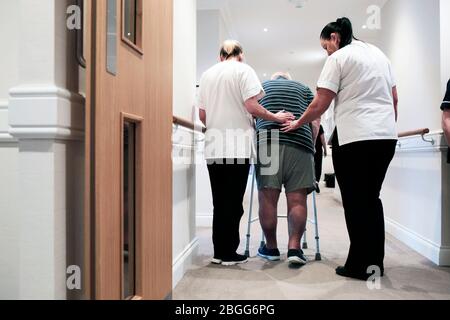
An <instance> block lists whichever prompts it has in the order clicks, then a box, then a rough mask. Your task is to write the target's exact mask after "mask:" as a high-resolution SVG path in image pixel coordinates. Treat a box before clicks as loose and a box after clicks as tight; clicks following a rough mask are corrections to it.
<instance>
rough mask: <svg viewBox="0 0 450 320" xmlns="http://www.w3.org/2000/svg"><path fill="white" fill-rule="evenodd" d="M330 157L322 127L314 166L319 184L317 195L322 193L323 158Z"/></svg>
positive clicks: (317, 141) (317, 142)
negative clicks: (320, 185) (320, 187)
mask: <svg viewBox="0 0 450 320" xmlns="http://www.w3.org/2000/svg"><path fill="white" fill-rule="evenodd" d="M327 155H328V151H327V142H326V141H325V131H324V130H323V127H322V125H320V128H319V135H318V136H317V139H316V152H315V154H314V164H315V169H316V170H315V172H316V182H317V193H320V189H319V183H320V180H321V178H322V163H323V157H324V156H325V157H326V156H327Z"/></svg>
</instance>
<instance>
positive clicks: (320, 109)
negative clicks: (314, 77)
mask: <svg viewBox="0 0 450 320" xmlns="http://www.w3.org/2000/svg"><path fill="white" fill-rule="evenodd" d="M334 98H336V93H334V92H333V91H331V90H328V89H323V88H318V89H317V94H316V96H315V97H314V100H313V101H312V102H311V104H310V105H309V107H308V109H307V110H306V111H305V113H304V114H303V116H302V117H301V118H300V119H298V120H296V121H293V122H291V123H290V124H289V123H287V124H285V125H284V126H283V127H284V128H283V129H282V131H284V132H291V131H295V130H297V129H298V128H300V127H301V126H303V125H305V124H308V123H312V122H314V121H317V119H319V118H320V117H321V116H322V115H323V114H324V113H325V112H326V111H327V110H328V108H329V107H330V105H331V102H333V100H334Z"/></svg>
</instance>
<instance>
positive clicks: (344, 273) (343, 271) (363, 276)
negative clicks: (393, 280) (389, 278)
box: [336, 267, 384, 281]
mask: <svg viewBox="0 0 450 320" xmlns="http://www.w3.org/2000/svg"><path fill="white" fill-rule="evenodd" d="M336 274H337V275H338V276H341V277H346V278H352V279H357V280H362V281H367V280H369V278H370V277H372V276H373V274H369V273H356V272H350V271H348V270H347V268H346V267H337V268H336ZM383 276H384V271H383V270H382V271H381V277H383Z"/></svg>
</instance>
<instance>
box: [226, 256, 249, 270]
mask: <svg viewBox="0 0 450 320" xmlns="http://www.w3.org/2000/svg"><path fill="white" fill-rule="evenodd" d="M247 262H248V259H247V257H246V256H243V255H241V254H237V253H236V254H235V255H233V256H232V257H230V258H227V259H222V265H223V266H226V267H230V266H235V265H238V264H243V263H247Z"/></svg>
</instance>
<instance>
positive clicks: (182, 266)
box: [172, 238, 199, 289]
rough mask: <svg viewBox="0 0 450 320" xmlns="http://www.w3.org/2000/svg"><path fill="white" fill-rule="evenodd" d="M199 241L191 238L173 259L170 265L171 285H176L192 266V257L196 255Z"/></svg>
mask: <svg viewBox="0 0 450 320" xmlns="http://www.w3.org/2000/svg"><path fill="white" fill-rule="evenodd" d="M198 246H199V242H198V238H195V239H194V240H192V242H191V243H189V245H187V246H186V248H185V249H184V250H183V252H181V253H180V254H179V255H178V257H176V258H175V259H174V261H173V265H172V279H173V280H172V287H173V289H175V287H176V286H177V285H178V283H179V282H180V281H181V279H182V278H183V277H184V275H185V273H186V271H187V270H189V268H190V267H191V266H192V261H193V258H194V257H195V255H196V251H197V249H198Z"/></svg>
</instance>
